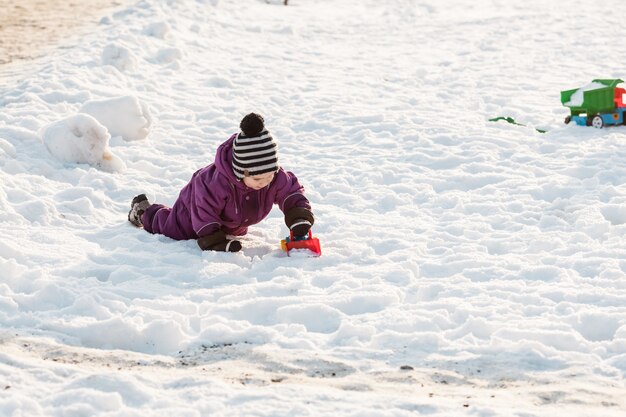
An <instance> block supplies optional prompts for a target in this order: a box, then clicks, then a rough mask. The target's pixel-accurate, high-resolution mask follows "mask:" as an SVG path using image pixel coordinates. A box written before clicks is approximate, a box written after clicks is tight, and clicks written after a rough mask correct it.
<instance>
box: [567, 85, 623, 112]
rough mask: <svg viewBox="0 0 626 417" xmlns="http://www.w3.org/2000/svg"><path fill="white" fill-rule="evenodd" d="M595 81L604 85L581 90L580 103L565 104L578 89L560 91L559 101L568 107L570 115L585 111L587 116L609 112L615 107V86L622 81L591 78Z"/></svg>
mask: <svg viewBox="0 0 626 417" xmlns="http://www.w3.org/2000/svg"><path fill="white" fill-rule="evenodd" d="M593 82H595V83H600V84H604V85H605V86H606V87H602V88H598V89H595V90H589V91H585V92H583V102H582V104H581V105H579V106H576V105H573V106H571V105H567V104H566V103H568V102H570V100H571V99H572V96H573V95H574V93H576V92H577V91H578V90H579V89H578V88H575V89H573V90H565V91H561V103H563V105H564V106H566V107H569V109H570V111H571V114H572V116H578V115H579V114H582V113H585V114H587V116H591V115H594V114H599V113H611V112H613V110H614V109H615V87H616V86H617V84H619V83H623V82H624V81H623V80H620V79H614V80H600V79H598V80H593Z"/></svg>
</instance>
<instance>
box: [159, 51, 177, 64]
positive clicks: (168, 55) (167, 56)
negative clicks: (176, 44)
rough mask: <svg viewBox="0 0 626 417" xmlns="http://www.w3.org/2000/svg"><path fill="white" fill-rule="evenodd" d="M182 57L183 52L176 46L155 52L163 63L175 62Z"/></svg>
mask: <svg viewBox="0 0 626 417" xmlns="http://www.w3.org/2000/svg"><path fill="white" fill-rule="evenodd" d="M182 57H183V53H182V51H181V50H180V49H178V48H164V49H161V50H160V51H159V52H158V53H157V60H158V61H159V62H161V63H163V64H169V63H172V62H176V61H178V60H179V59H181V58H182Z"/></svg>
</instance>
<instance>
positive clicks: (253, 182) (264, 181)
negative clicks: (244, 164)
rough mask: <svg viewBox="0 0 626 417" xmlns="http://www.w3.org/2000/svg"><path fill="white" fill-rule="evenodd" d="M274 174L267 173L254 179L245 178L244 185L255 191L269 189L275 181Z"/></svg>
mask: <svg viewBox="0 0 626 417" xmlns="http://www.w3.org/2000/svg"><path fill="white" fill-rule="evenodd" d="M274 174H275V173H274V172H267V173H265V174H259V175H254V176H252V177H243V183H244V184H246V187H248V188H252V189H253V190H260V189H261V188H263V187H267V186H268V185H269V184H270V182H272V180H273V179H274Z"/></svg>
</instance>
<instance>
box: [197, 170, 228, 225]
mask: <svg viewBox="0 0 626 417" xmlns="http://www.w3.org/2000/svg"><path fill="white" fill-rule="evenodd" d="M214 181H218V179H217V178H211V179H209V181H206V180H203V178H202V177H201V176H200V175H198V176H197V177H196V178H194V184H193V190H192V197H191V199H190V204H189V214H190V216H191V226H192V227H193V230H194V232H195V233H196V235H198V237H205V236H211V235H214V234H215V233H216V232H218V231H220V228H221V227H222V220H221V218H220V213H221V212H222V210H224V206H225V204H226V196H225V195H222V194H223V193H220V190H223V187H222V186H220V185H219V184H214V185H213V186H212V185H211V183H212V182H214Z"/></svg>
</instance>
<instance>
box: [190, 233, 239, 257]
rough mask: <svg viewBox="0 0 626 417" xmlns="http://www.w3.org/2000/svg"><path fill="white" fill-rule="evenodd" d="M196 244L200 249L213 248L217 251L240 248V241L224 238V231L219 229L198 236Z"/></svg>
mask: <svg viewBox="0 0 626 417" xmlns="http://www.w3.org/2000/svg"><path fill="white" fill-rule="evenodd" d="M198 246H200V249H202V250H214V251H218V252H239V251H240V250H241V242H239V241H238V240H229V239H226V233H224V232H223V231H221V230H218V231H217V232H215V233H212V234H210V235H208V236H203V237H199V238H198Z"/></svg>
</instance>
